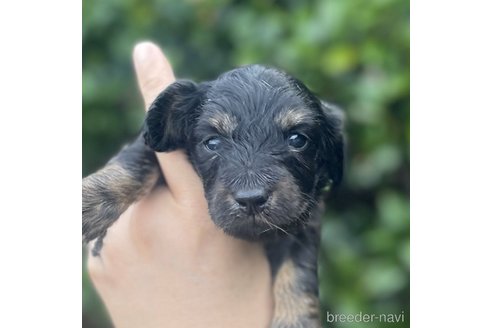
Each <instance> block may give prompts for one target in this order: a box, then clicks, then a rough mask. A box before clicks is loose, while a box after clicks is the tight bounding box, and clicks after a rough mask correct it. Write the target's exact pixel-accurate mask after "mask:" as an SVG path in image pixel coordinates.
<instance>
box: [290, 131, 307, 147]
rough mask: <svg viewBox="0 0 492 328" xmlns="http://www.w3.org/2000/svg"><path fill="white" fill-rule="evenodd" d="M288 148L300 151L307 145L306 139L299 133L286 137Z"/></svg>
mask: <svg viewBox="0 0 492 328" xmlns="http://www.w3.org/2000/svg"><path fill="white" fill-rule="evenodd" d="M287 142H288V143H289V146H291V147H292V148H295V149H302V148H304V147H306V145H307V142H308V140H307V137H306V136H304V135H302V134H300V133H291V134H289V135H288V136H287Z"/></svg>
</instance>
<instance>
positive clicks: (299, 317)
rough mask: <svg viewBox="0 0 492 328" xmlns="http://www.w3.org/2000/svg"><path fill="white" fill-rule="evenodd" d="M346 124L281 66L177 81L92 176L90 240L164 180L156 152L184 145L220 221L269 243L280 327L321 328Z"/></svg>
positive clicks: (85, 219) (85, 211) (86, 213)
mask: <svg viewBox="0 0 492 328" xmlns="http://www.w3.org/2000/svg"><path fill="white" fill-rule="evenodd" d="M342 121H343V120H342V115H341V112H340V111H339V110H338V109H337V108H335V107H334V106H331V105H329V104H327V103H325V102H322V101H320V100H319V99H318V98H316V97H315V96H314V95H313V94H312V93H311V92H310V91H309V90H308V89H307V88H306V86H305V85H304V84H302V83H301V82H300V81H298V80H297V79H295V78H293V77H292V76H289V75H287V74H286V73H284V72H281V71H279V70H277V69H273V68H267V67H263V66H259V65H252V66H246V67H241V68H238V69H235V70H232V71H229V72H226V73H224V74H222V75H221V76H219V77H218V78H217V79H216V80H214V81H209V82H203V83H199V84H196V83H194V82H190V81H177V82H175V83H173V84H172V85H170V86H169V87H168V88H167V89H165V90H164V91H163V92H162V93H161V94H160V95H159V96H158V97H157V98H156V100H155V101H154V102H153V104H152V105H151V107H150V109H149V111H148V114H147V117H146V119H145V123H144V127H143V129H142V132H141V133H140V135H139V136H138V138H137V139H136V141H134V142H133V143H132V144H131V145H129V146H127V147H126V148H124V149H123V150H122V151H121V152H120V153H118V154H117V155H116V156H115V157H114V158H113V159H112V160H111V161H109V163H108V164H107V165H106V166H105V167H104V168H102V169H101V170H99V171H98V172H96V173H95V174H92V175H90V176H88V177H86V178H85V179H84V180H83V187H82V188H83V207H82V225H83V227H82V234H83V237H84V240H85V241H86V242H87V241H91V240H93V239H97V242H96V244H95V247H94V249H93V254H94V255H97V254H98V252H99V250H100V249H101V247H102V239H103V237H104V235H105V233H106V230H107V229H108V227H109V226H110V225H111V224H112V223H113V222H114V221H115V220H116V219H118V217H119V216H120V214H121V213H122V212H123V211H125V210H126V209H127V208H128V206H129V205H130V204H132V203H133V202H135V201H137V200H138V199H139V198H140V197H142V196H143V195H145V194H146V193H148V192H149V191H150V190H151V189H152V188H153V187H154V186H155V185H156V184H158V183H159V181H163V178H162V175H161V173H160V170H159V167H158V164H157V161H156V157H155V154H154V152H155V151H157V152H168V151H172V150H175V149H184V150H186V152H187V154H188V156H189V159H190V161H191V163H192V165H193V167H194V168H195V170H196V172H197V173H198V175H199V176H200V178H201V179H202V181H203V185H204V190H205V195H206V198H207V201H208V207H209V211H210V215H211V217H212V220H213V221H214V223H215V224H216V225H217V227H219V228H220V229H222V230H223V231H224V232H225V233H227V234H229V235H231V236H234V237H237V238H242V239H246V240H260V241H261V242H262V243H263V245H264V247H265V250H266V254H267V256H268V260H269V262H270V267H271V271H272V277H273V281H274V286H273V288H274V298H275V309H274V318H273V321H272V327H320V326H321V324H320V318H319V309H318V307H319V301H318V278H317V253H318V246H319V240H320V236H319V225H320V217H319V209H318V198H319V196H320V194H321V191H322V189H323V187H325V186H326V185H327V184H330V185H333V186H336V185H338V184H339V183H340V181H341V179H342V174H343V161H344V138H343V131H342V130H343V128H342V125H343V122H342Z"/></svg>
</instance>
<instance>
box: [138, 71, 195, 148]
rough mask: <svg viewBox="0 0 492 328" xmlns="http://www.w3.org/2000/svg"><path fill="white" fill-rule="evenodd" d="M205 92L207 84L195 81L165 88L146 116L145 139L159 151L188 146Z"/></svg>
mask: <svg viewBox="0 0 492 328" xmlns="http://www.w3.org/2000/svg"><path fill="white" fill-rule="evenodd" d="M203 94H204V92H203V87H201V85H198V84H195V83H194V82H191V81H176V82H174V83H173V84H171V85H170V86H169V87H167V88H166V89H165V90H164V91H162V92H161V93H160V94H159V95H158V96H157V98H156V99H155V100H154V102H153V103H152V104H151V105H150V108H149V111H148V112H147V116H146V118H145V123H144V128H143V131H144V138H145V143H146V144H147V145H148V146H149V147H150V148H152V149H153V150H155V151H159V152H165V151H171V150H175V149H177V148H185V147H186V143H187V141H188V140H189V138H190V136H191V132H192V131H191V130H192V125H193V122H194V121H195V119H196V118H197V117H198V115H199V109H200V107H201V101H202V98H203Z"/></svg>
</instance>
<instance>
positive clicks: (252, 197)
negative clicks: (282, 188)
mask: <svg viewBox="0 0 492 328" xmlns="http://www.w3.org/2000/svg"><path fill="white" fill-rule="evenodd" d="M234 199H236V202H238V203H239V205H241V206H244V207H249V208H252V207H260V206H261V205H263V204H265V203H266V201H267V200H268V195H267V192H266V190H265V189H263V188H256V189H246V190H240V191H238V192H236V194H235V195H234Z"/></svg>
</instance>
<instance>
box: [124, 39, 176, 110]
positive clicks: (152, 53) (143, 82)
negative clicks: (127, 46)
mask: <svg viewBox="0 0 492 328" xmlns="http://www.w3.org/2000/svg"><path fill="white" fill-rule="evenodd" d="M133 63H134V65H135V71H136V73H137V80H138V85H139V87H140V92H141V93H142V96H143V98H144V102H145V108H146V109H148V108H149V106H150V105H151V104H152V102H153V101H154V99H155V98H156V97H157V95H159V93H160V92H161V91H163V90H164V89H165V88H167V87H168V86H169V85H170V84H171V83H173V82H174V81H175V78H174V73H173V69H172V68H171V64H169V61H168V60H167V58H166V56H164V54H163V53H162V51H161V49H159V47H158V46H157V45H155V44H154V43H152V42H148V41H146V42H141V43H139V44H137V45H136V46H135V48H134V50H133Z"/></svg>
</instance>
